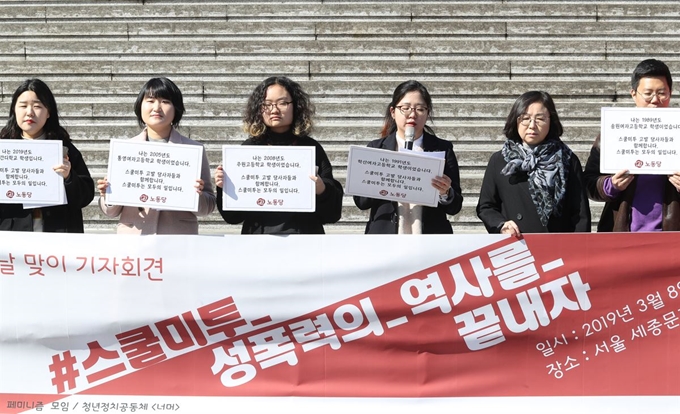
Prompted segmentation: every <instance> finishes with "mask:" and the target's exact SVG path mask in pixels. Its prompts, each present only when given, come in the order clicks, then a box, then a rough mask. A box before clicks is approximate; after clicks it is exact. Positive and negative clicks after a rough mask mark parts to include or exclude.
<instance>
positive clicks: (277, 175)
mask: <svg viewBox="0 0 680 414" xmlns="http://www.w3.org/2000/svg"><path fill="white" fill-rule="evenodd" d="M222 160H223V163H222V167H223V168H224V187H223V188H224V190H223V191H224V194H223V195H224V199H223V202H222V208H223V210H239V211H298V212H314V211H315V210H316V192H315V184H314V181H312V180H311V179H310V178H309V177H310V176H313V175H315V174H316V148H314V147H297V146H275V145H271V146H269V145H267V146H265V145H243V146H235V145H224V146H223V147H222Z"/></svg>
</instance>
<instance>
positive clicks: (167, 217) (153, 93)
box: [97, 78, 215, 234]
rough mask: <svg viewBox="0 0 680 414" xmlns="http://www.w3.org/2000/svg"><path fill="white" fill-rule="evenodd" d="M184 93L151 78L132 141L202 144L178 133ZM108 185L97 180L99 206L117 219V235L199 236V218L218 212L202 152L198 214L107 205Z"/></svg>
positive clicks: (139, 101) (141, 94) (137, 110)
mask: <svg viewBox="0 0 680 414" xmlns="http://www.w3.org/2000/svg"><path fill="white" fill-rule="evenodd" d="M184 111H185V109H184V101H183V99H182V92H181V91H180V90H179V88H178V87H177V86H176V85H175V84H174V83H173V82H172V81H171V80H170V79H168V78H153V79H150V80H149V81H148V82H147V83H146V84H145V85H144V86H143V87H142V90H141V91H140V92H139V95H138V96H137V101H136V102H135V115H137V122H138V123H139V126H140V127H141V128H144V129H143V130H142V132H141V134H139V135H137V136H135V137H133V138H132V139H133V140H137V141H148V142H159V143H169V144H184V145H202V144H200V143H198V142H196V141H193V140H191V139H189V138H187V137H185V136H183V135H181V134H180V133H179V132H177V129H176V128H177V127H178V125H179V122H180V120H181V119H182V115H183V114H184ZM108 186H109V183H108V181H107V179H106V178H104V179H102V180H98V181H97V189H98V190H99V194H100V196H101V197H100V198H99V207H100V208H101V210H102V212H103V213H104V214H106V215H107V216H109V217H118V216H120V219H119V221H118V227H117V232H118V234H198V219H197V216H205V215H208V214H210V213H211V212H212V211H213V210H214V209H215V192H214V191H213V188H212V183H211V181H210V165H209V163H208V157H207V156H206V154H205V151H204V152H203V161H202V165H201V177H200V178H198V179H197V180H196V185H195V187H196V192H198V194H199V199H198V211H197V212H193V211H167V210H158V209H155V208H148V207H133V206H117V205H109V204H107V203H106V191H107V187H108Z"/></svg>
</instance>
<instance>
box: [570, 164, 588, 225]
mask: <svg viewBox="0 0 680 414" xmlns="http://www.w3.org/2000/svg"><path fill="white" fill-rule="evenodd" d="M568 180H569V186H568V191H569V193H570V194H569V200H570V210H571V211H570V218H571V222H572V223H573V228H574V231H575V232H580V233H590V227H591V218H590V203H589V202H588V195H587V191H586V186H585V183H584V178H583V173H582V169H581V161H580V160H579V159H578V157H577V156H576V155H573V154H572V157H571V168H570V171H569V178H568Z"/></svg>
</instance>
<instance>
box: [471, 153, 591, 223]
mask: <svg viewBox="0 0 680 414" xmlns="http://www.w3.org/2000/svg"><path fill="white" fill-rule="evenodd" d="M506 164H507V163H506V162H505V159H503V154H501V152H500V151H499V152H496V153H494V154H493V155H492V156H491V159H490V160H489V164H488V166H487V167H486V172H485V173H484V180H483V182H482V189H481V191H480V193H479V202H478V203H477V216H478V217H479V218H480V219H481V220H482V222H483V223H484V226H485V227H486V230H487V231H488V232H489V233H500V230H501V227H502V226H503V223H505V222H506V221H508V220H512V221H514V222H515V223H516V224H517V227H519V231H520V232H522V233H571V232H590V206H589V204H588V197H587V196H586V189H585V185H584V183H583V172H582V170H581V162H580V161H579V159H578V157H577V156H576V155H574V154H573V153H572V154H571V158H570V167H569V171H568V175H567V191H566V193H565V195H564V199H563V200H562V203H563V204H562V214H561V215H560V216H559V217H558V216H556V215H555V213H553V214H552V215H551V216H550V218H549V219H548V225H547V226H544V225H543V224H542V223H541V219H540V217H539V216H538V212H537V211H536V206H535V205H534V203H533V201H531V195H530V193H529V182H528V174H527V173H526V172H519V173H515V174H512V175H510V176H505V175H503V174H502V173H501V170H502V169H503V167H505V165H506Z"/></svg>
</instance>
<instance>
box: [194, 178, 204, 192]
mask: <svg viewBox="0 0 680 414" xmlns="http://www.w3.org/2000/svg"><path fill="white" fill-rule="evenodd" d="M203 184H204V183H203V180H201V179H200V178H199V179H198V180H196V185H195V186H194V187H196V192H197V193H198V194H201V192H202V191H203Z"/></svg>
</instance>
